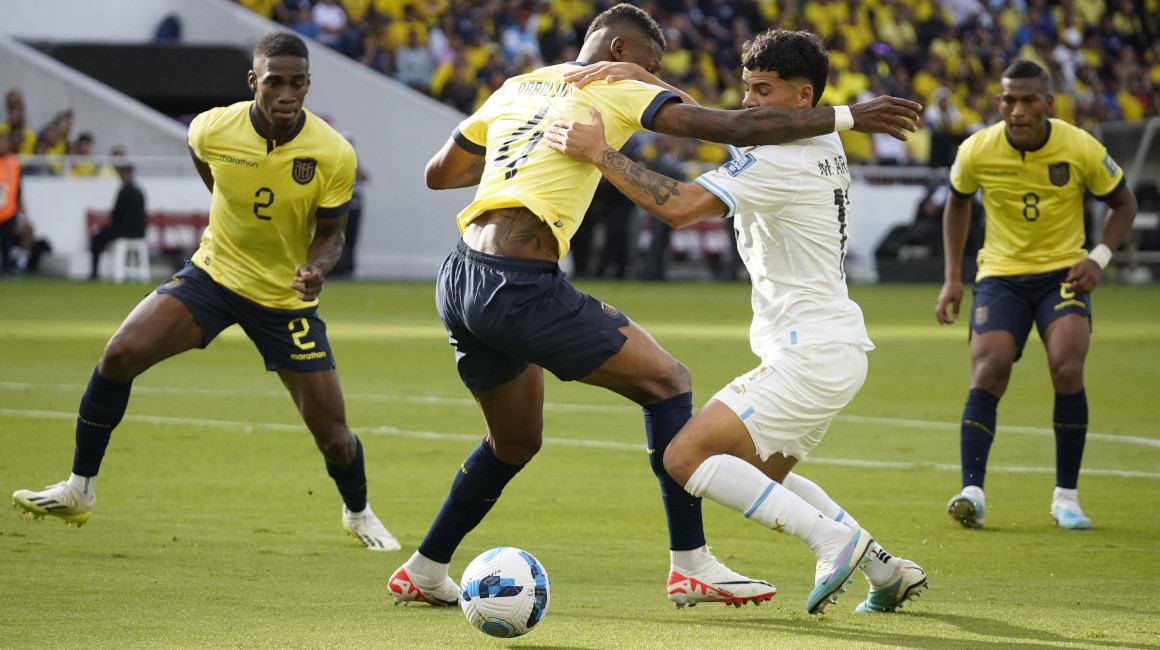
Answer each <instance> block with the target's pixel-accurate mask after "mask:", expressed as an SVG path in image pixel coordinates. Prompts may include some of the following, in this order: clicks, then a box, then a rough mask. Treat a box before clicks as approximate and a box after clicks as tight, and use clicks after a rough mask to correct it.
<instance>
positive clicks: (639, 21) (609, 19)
mask: <svg viewBox="0 0 1160 650" xmlns="http://www.w3.org/2000/svg"><path fill="white" fill-rule="evenodd" d="M618 25H631V26H633V27H635V28H636V29H637V30H639V31H640V33H641V34H644V35H645V36H648V37H649V38H650V39H651V40H652V41H653V42H654V43H656V44H657V45H660V46H661V52H664V51H665V35H664V33H663V32H662V31H661V26H660V25H658V24H657V21H655V20H653V17H652V16H650V15H648V12H646V11H645V10H643V9H641V8H639V7H634V6H632V5H630V4H628V3H621V4H618V5H615V6H613V7H610V8H608V9H606V10H604V11H603V12H601V13H600V15H599V16H597V17H596V19H595V20H593V21H592V24H591V25H589V26H588V31H587V32H586V33H585V34H584V40H585V41H587V40H588V37H589V36H592V34H593V33H595V32H596V31H598V30H601V29H604V28H605V27H613V26H618Z"/></svg>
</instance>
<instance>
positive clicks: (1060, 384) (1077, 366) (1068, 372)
mask: <svg viewBox="0 0 1160 650" xmlns="http://www.w3.org/2000/svg"><path fill="white" fill-rule="evenodd" d="M1051 383H1052V385H1053V386H1054V387H1055V392H1057V393H1060V394H1062V395H1074V394H1075V393H1078V392H1079V391H1080V390H1082V389H1083V362H1079V361H1068V362H1064V363H1059V364H1056V365H1054V366H1052V368H1051Z"/></svg>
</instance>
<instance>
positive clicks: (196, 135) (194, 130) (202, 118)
mask: <svg viewBox="0 0 1160 650" xmlns="http://www.w3.org/2000/svg"><path fill="white" fill-rule="evenodd" d="M209 119H210V118H209V111H206V112H205V113H199V114H198V115H197V117H195V118H193V121H192V122H190V123H189V135H188V137H187V139H186V144H188V145H189V149H190V151H192V152H193V155H195V156H197V159H198V160H200V161H202V162H205V161H206V160H205V159H206V156H205V130H206V123H207V122H209Z"/></svg>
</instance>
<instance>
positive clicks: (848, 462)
mask: <svg viewBox="0 0 1160 650" xmlns="http://www.w3.org/2000/svg"><path fill="white" fill-rule="evenodd" d="M0 416H10V417H30V418H43V419H51V420H75V419H76V417H77V416H76V413H71V412H64V411H39V410H26V409H7V408H0ZM122 422H140V423H143V424H154V425H160V424H173V425H183V426H197V427H213V428H221V429H234V430H237V431H242V432H244V433H250V432H253V431H255V430H259V429H263V430H269V431H304V429H305V428H306V425H303V424H281V423H277V422H241V421H236V420H204V419H195V418H179V417H168V416H160V415H126V416H125V418H124V420H122ZM351 431H353V432H355V433H356V434H360V435H387V436H399V437H403V438H416V439H422V440H456V441H465V442H475V441H477V440H479V439H480V435H479V434H466V433H443V432H438V431H406V430H403V429H399V428H396V427H388V426H379V427H358V428H353V429H351ZM544 444H549V445H555V446H561V447H591V448H601V449H617V450H623V451H637V452H643V451H645V445H641V444H632V443H627V442H606V441H602V440H572V439H567V438H548V437H545V438H544ZM806 463H808V464H817V465H838V466H844V467H863V468H874V469H902V470H907V469H936V470H945V471H956V472H957V471H959V470H960V469H961V468H960V467H959V466H958V465H950V464H946V463H900V462H892V461H879V460H861V459H851V458H823V457H817V456H810V457H809V458H808V459H807V460H806ZM987 471H988V472H999V473H1002V474H1054V473H1055V468H1048V467H1002V466H1000V467H995V466H992V467H988V468H987ZM1080 473H1081V474H1083V475H1085V476H1111V477H1118V478H1144V479H1154V480H1155V479H1160V473H1156V472H1133V471H1127V470H1116V469H1083V470H1080Z"/></svg>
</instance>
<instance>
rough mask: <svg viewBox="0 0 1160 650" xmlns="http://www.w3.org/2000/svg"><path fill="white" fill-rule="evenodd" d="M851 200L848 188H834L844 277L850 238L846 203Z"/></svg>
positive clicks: (841, 265)
mask: <svg viewBox="0 0 1160 650" xmlns="http://www.w3.org/2000/svg"><path fill="white" fill-rule="evenodd" d="M849 202H850V198H849V197H848V196H846V190H834V205H836V206H838V233H839V234H840V235H842V241H841V242H839V244H838V245H839V247H840V248H841V249H842V250H841V256H840V257H839V258H838V272H839V273H841V274H842V277H843V278H844V277H846V240H847V239H849V236H848V235H847V234H846V225H847V224H846V204H847V203H849Z"/></svg>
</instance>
